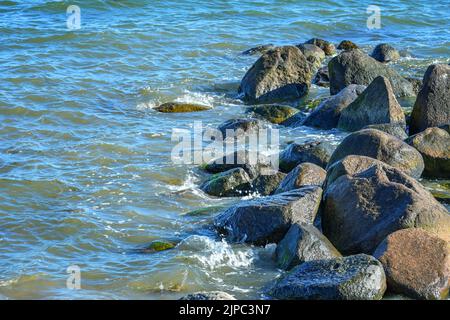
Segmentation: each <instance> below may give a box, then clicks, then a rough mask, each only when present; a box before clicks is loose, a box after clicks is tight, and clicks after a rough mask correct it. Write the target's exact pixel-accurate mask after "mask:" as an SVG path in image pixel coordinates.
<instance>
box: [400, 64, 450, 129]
mask: <svg viewBox="0 0 450 320" xmlns="http://www.w3.org/2000/svg"><path fill="white" fill-rule="evenodd" d="M449 123H450V66H449V65H446V64H434V65H431V66H429V67H428V69H427V71H426V72H425V75H424V77H423V85H422V89H421V90H420V92H419V94H418V95H417V99H416V102H415V104H414V108H413V111H412V114H411V125H410V128H409V132H410V134H414V133H418V132H420V131H423V130H425V129H426V128H429V127H439V126H441V125H445V124H449Z"/></svg>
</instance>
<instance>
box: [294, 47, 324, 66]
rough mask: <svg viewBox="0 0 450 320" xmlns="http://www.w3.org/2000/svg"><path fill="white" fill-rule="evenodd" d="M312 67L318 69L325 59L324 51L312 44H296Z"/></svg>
mask: <svg viewBox="0 0 450 320" xmlns="http://www.w3.org/2000/svg"><path fill="white" fill-rule="evenodd" d="M297 48H299V49H300V51H301V52H302V53H303V55H304V56H305V57H306V60H308V61H309V62H310V63H311V64H312V66H313V68H314V69H318V68H319V67H320V65H321V64H322V61H323V60H324V59H325V52H324V51H323V50H322V49H320V48H319V47H318V46H316V45H314V44H307V43H306V44H300V45H298V46H297Z"/></svg>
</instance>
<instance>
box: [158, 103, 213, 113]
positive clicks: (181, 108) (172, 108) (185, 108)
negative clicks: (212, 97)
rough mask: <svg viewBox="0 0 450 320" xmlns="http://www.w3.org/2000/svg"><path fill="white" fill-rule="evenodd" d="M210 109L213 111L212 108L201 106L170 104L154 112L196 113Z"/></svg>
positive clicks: (163, 105) (161, 106) (159, 107)
mask: <svg viewBox="0 0 450 320" xmlns="http://www.w3.org/2000/svg"><path fill="white" fill-rule="evenodd" d="M209 109H211V107H208V106H203V105H200V104H192V103H183V102H168V103H164V104H162V105H160V106H158V107H156V108H155V109H154V110H156V111H158V112H164V113H175V112H196V111H204V110H209Z"/></svg>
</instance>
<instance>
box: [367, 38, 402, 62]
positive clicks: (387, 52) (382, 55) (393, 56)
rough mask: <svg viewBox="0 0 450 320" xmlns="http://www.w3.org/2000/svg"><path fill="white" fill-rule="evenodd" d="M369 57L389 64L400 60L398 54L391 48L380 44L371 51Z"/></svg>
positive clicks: (385, 44)
mask: <svg viewBox="0 0 450 320" xmlns="http://www.w3.org/2000/svg"><path fill="white" fill-rule="evenodd" d="M371 57H372V58H374V59H375V60H378V61H380V62H391V61H397V60H398V59H400V53H399V52H398V51H397V50H396V49H395V48H394V47H393V46H391V45H389V44H387V43H381V44H379V45H377V46H376V47H375V49H373V51H372V54H371Z"/></svg>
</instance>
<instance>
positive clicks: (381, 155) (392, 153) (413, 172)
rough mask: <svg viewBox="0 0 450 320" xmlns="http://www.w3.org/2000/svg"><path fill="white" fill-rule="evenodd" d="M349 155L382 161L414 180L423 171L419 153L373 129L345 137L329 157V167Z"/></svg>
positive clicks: (388, 135) (398, 140)
mask: <svg viewBox="0 0 450 320" xmlns="http://www.w3.org/2000/svg"><path fill="white" fill-rule="evenodd" d="M351 154H353V155H360V156H366V157H371V158H374V159H377V160H380V161H383V162H384V163H387V164H389V165H391V166H393V167H395V168H397V169H400V170H402V171H403V172H405V173H406V174H408V175H410V176H411V177H414V178H419V177H420V175H421V174H422V172H423V169H424V162H423V158H422V156H421V154H420V153H419V151H417V150H416V149H414V148H413V147H411V146H410V145H408V144H407V143H405V142H403V141H402V140H400V139H398V138H396V137H394V136H391V135H390V134H387V133H385V132H382V131H379V130H375V129H364V130H360V131H356V132H353V133H352V134H350V135H348V136H347V137H345V138H344V140H342V142H341V144H340V145H339V146H338V147H337V148H336V150H335V151H334V153H333V155H332V156H331V158H330V161H329V166H331V164H333V163H335V162H337V161H339V160H341V159H343V158H344V157H346V156H348V155H351Z"/></svg>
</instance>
